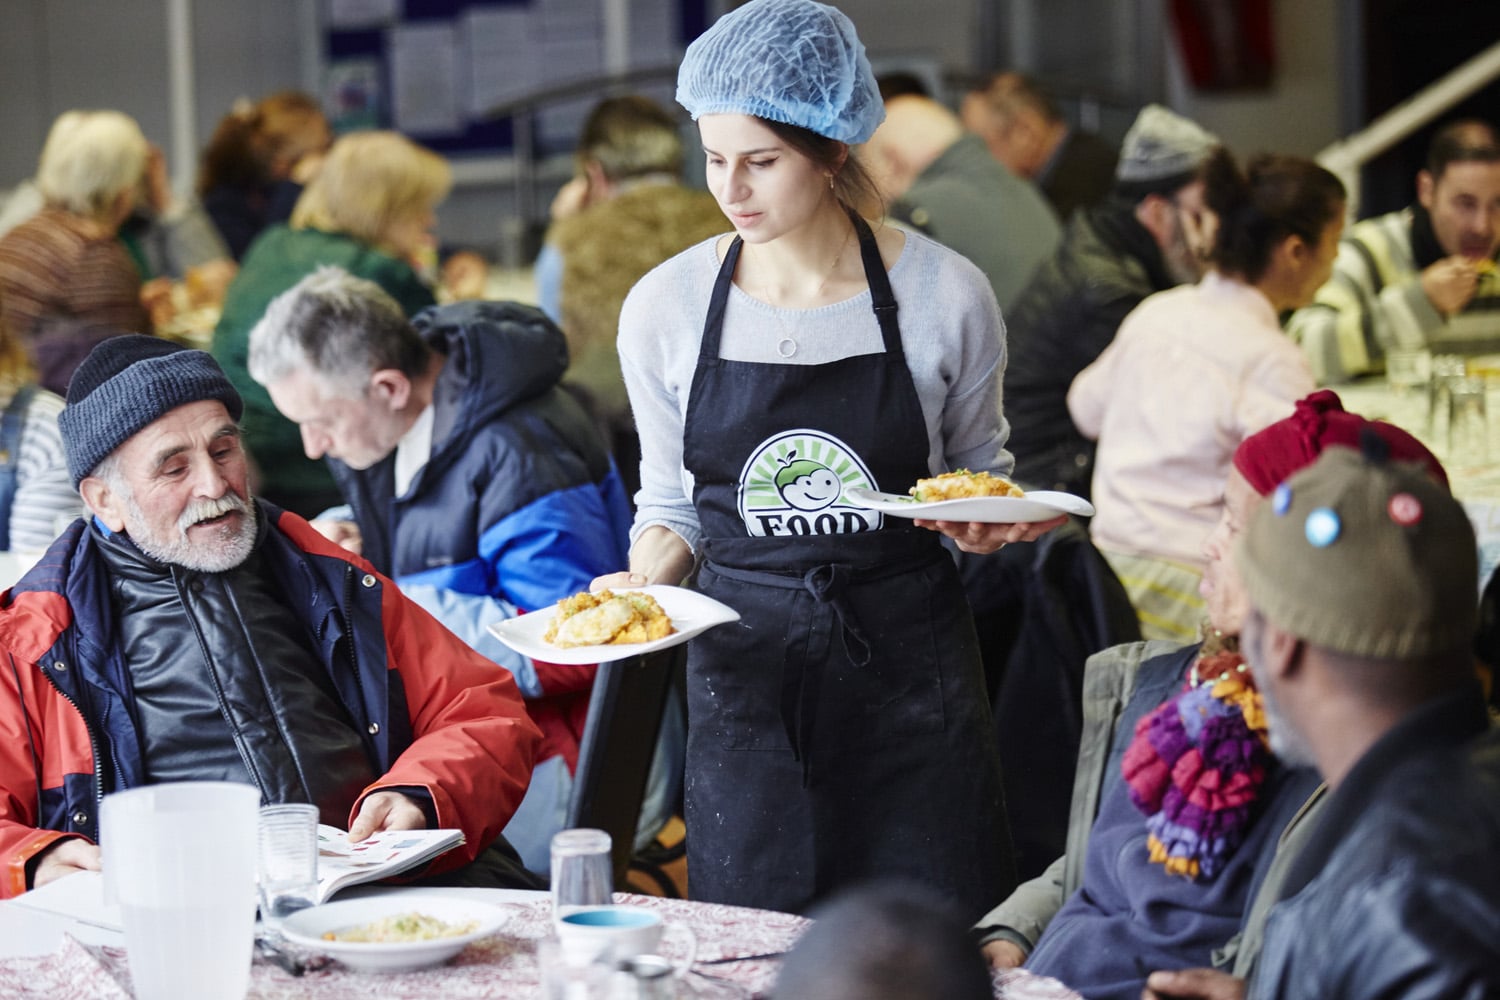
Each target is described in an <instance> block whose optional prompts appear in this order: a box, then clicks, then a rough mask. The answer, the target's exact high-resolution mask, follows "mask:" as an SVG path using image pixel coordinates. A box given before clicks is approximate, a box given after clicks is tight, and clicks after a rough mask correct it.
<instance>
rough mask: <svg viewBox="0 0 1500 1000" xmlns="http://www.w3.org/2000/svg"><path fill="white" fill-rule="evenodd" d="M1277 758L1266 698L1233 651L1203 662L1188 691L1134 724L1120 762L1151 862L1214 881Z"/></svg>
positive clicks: (1209, 655)
mask: <svg viewBox="0 0 1500 1000" xmlns="http://www.w3.org/2000/svg"><path fill="white" fill-rule="evenodd" d="M1270 762H1271V752H1270V748H1269V743H1268V740H1267V736H1266V717H1265V710H1264V708H1263V707H1262V704H1261V698H1260V692H1259V691H1257V690H1256V689H1255V683H1254V680H1253V679H1252V678H1251V676H1250V673H1249V669H1248V667H1247V666H1246V664H1245V661H1244V658H1243V657H1241V656H1240V655H1239V652H1238V651H1237V650H1235V649H1227V650H1226V649H1220V650H1215V651H1209V649H1208V648H1207V646H1206V645H1205V649H1204V651H1203V652H1201V653H1200V654H1199V656H1198V659H1197V661H1196V662H1195V663H1194V665H1193V669H1192V670H1191V671H1190V672H1189V675H1188V681H1187V684H1186V685H1185V687H1184V689H1183V691H1182V693H1180V694H1178V695H1177V696H1176V697H1174V698H1172V699H1170V700H1169V701H1167V702H1165V703H1164V704H1162V705H1161V706H1160V707H1159V708H1157V709H1156V710H1155V711H1153V712H1152V713H1151V714H1149V715H1147V716H1146V717H1145V718H1143V719H1141V721H1140V722H1139V723H1138V724H1137V725H1136V727H1135V738H1134V739H1133V740H1132V741H1131V744H1130V747H1129V748H1128V749H1127V750H1126V751H1125V757H1124V760H1123V762H1122V764H1121V769H1122V771H1123V773H1124V777H1125V782H1126V784H1127V785H1128V786H1129V789H1130V800H1131V801H1132V802H1133V803H1135V806H1136V808H1137V809H1139V810H1140V811H1141V812H1143V813H1145V814H1146V817H1147V819H1146V830H1147V833H1148V834H1149V837H1148V840H1147V845H1148V847H1149V849H1150V859H1151V861H1152V862H1153V863H1155V864H1160V865H1163V866H1165V868H1166V870H1167V873H1168V874H1170V875H1183V876H1186V877H1187V878H1200V877H1201V878H1204V879H1212V878H1213V877H1214V876H1215V875H1217V874H1218V873H1219V871H1220V869H1221V868H1223V866H1224V862H1225V861H1226V860H1227V859H1228V858H1229V857H1230V855H1232V854H1233V853H1234V851H1235V849H1236V848H1238V847H1239V845H1240V843H1241V842H1242V841H1243V840H1244V839H1245V830H1246V829H1247V828H1248V827H1249V825H1250V821H1251V818H1252V811H1253V809H1254V806H1255V801H1256V798H1257V797H1258V795H1259V793H1260V789H1261V786H1262V785H1264V784H1265V780H1266V771H1267V769H1268V767H1269V765H1270Z"/></svg>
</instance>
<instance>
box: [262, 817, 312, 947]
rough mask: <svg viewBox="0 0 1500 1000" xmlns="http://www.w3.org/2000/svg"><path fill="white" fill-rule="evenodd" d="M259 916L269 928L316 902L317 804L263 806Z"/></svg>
mask: <svg viewBox="0 0 1500 1000" xmlns="http://www.w3.org/2000/svg"><path fill="white" fill-rule="evenodd" d="M256 880H257V882H258V883H259V885H260V918H261V920H262V922H264V923H265V925H266V926H267V927H268V928H270V929H271V930H276V929H278V928H279V927H280V926H281V922H282V921H283V920H285V919H286V918H287V917H289V916H291V915H292V914H293V913H296V912H297V911H298V910H302V909H306V908H307V907H309V906H312V905H313V903H315V902H316V901H317V893H318V807H317V806H314V805H307V804H302V803H297V804H287V805H274V806H263V807H261V810H260V836H259V840H258V842H257V850H256Z"/></svg>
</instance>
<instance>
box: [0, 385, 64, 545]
mask: <svg viewBox="0 0 1500 1000" xmlns="http://www.w3.org/2000/svg"><path fill="white" fill-rule="evenodd" d="M12 398H13V397H12V394H11V392H10V391H9V390H6V391H5V394H4V398H3V400H0V409H4V407H6V406H9V405H10V401H11V399H12ZM62 408H63V401H62V397H60V396H58V395H56V394H54V393H50V392H48V391H47V390H45V389H38V390H37V392H36V393H35V394H34V395H33V396H32V397H31V403H30V405H29V406H27V407H26V413H25V419H24V421H23V423H22V424H21V439H20V444H19V446H18V447H17V449H16V451H17V454H16V456H15V459H16V462H17V463H18V465H17V468H16V493H15V498H14V499H13V500H12V501H11V507H10V548H11V551H12V552H40V551H41V550H43V549H45V548H46V547H47V546H48V545H51V544H52V541H53V539H55V538H56V537H57V535H58V532H59V531H61V530H62V528H63V527H64V526H65V525H66V524H67V523H68V522H70V521H72V520H73V519H74V518H76V517H79V516H80V515H81V514H82V513H83V501H82V499H81V498H80V497H79V496H78V491H77V490H75V489H73V480H72V479H71V478H70V477H69V475H68V462H67V458H66V456H65V455H64V454H63V443H62V434H61V433H59V431H58V429H57V415H58V414H59V413H61V412H62Z"/></svg>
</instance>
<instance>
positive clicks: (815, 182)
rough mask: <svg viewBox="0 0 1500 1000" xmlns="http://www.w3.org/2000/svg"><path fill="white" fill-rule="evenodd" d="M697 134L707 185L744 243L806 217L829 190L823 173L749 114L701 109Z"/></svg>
mask: <svg viewBox="0 0 1500 1000" xmlns="http://www.w3.org/2000/svg"><path fill="white" fill-rule="evenodd" d="M698 135H699V137H700V138H701V139H702V140H703V153H704V156H705V157H707V179H708V189H709V191H711V192H713V196H714V197H715V198H716V199H717V200H718V202H719V208H721V209H723V211H724V214H725V215H726V216H728V218H729V221H730V223H731V224H733V226H734V228H735V231H736V232H738V233H739V234H740V236H741V237H742V238H743V239H744V240H745V242H746V243H767V242H770V241H771V240H774V239H776V238H777V237H779V236H784V235H786V234H787V233H789V232H793V231H795V230H796V229H798V228H799V227H800V226H802V225H803V224H804V223H806V222H807V221H808V220H809V219H811V218H812V217H813V215H814V214H815V213H816V212H817V210H818V209H819V208H820V207H821V206H822V205H823V203H824V199H825V198H827V197H829V196H830V195H831V192H830V190H829V186H828V174H827V172H826V171H825V170H824V169H823V168H822V167H820V166H819V165H818V164H816V163H814V162H813V161H812V160H810V159H808V157H807V156H805V155H803V154H802V153H799V152H797V151H796V150H795V149H793V148H792V147H790V146H788V145H787V144H786V143H785V142H783V141H782V140H781V138H780V137H779V136H777V135H776V133H775V132H773V131H771V130H770V129H769V128H767V127H766V126H765V124H763V123H762V122H761V121H760V120H759V119H756V118H753V117H751V116H750V115H704V116H703V117H702V118H700V119H698Z"/></svg>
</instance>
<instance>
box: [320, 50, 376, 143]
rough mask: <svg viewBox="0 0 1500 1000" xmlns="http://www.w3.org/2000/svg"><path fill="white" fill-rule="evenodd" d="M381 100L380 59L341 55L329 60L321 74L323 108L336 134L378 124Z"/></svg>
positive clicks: (330, 126)
mask: <svg viewBox="0 0 1500 1000" xmlns="http://www.w3.org/2000/svg"><path fill="white" fill-rule="evenodd" d="M381 103H382V98H381V85H380V60H378V59H340V60H339V61H338V62H334V63H331V64H329V66H328V68H327V70H326V71H325V72H324V74H323V110H324V111H325V112H326V113H327V115H328V126H329V128H331V129H333V131H334V133H335V134H338V135H342V134H343V133H345V132H352V131H355V130H357V129H362V128H379V127H380V126H381V125H382V124H383V116H382V115H381V113H380V108H381Z"/></svg>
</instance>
